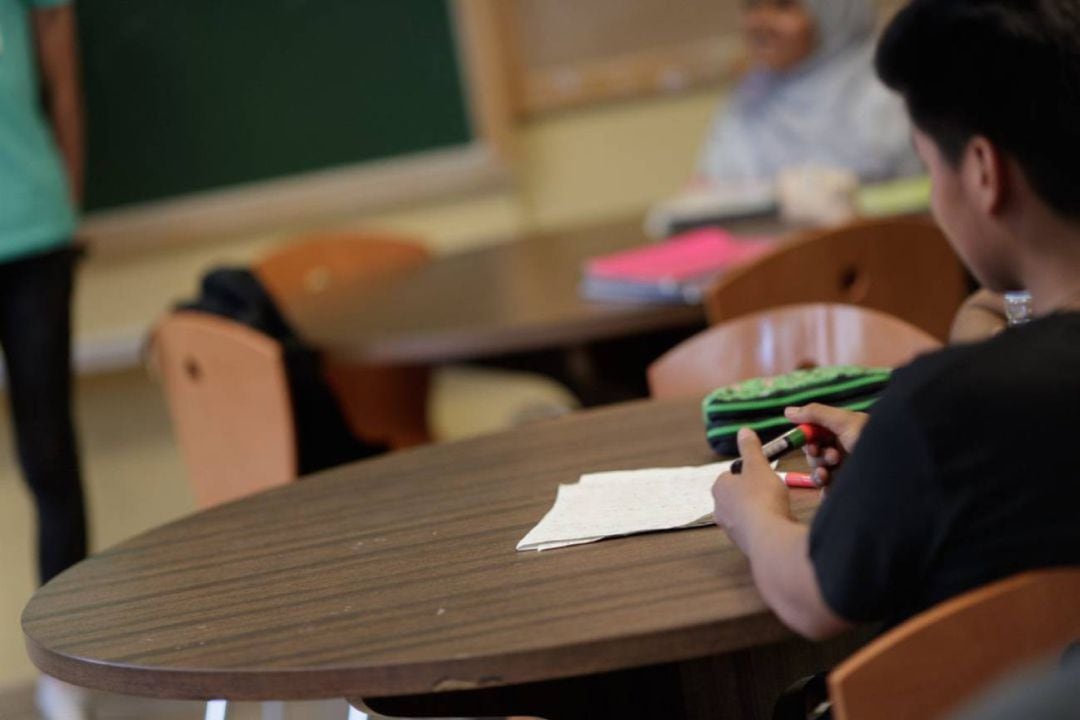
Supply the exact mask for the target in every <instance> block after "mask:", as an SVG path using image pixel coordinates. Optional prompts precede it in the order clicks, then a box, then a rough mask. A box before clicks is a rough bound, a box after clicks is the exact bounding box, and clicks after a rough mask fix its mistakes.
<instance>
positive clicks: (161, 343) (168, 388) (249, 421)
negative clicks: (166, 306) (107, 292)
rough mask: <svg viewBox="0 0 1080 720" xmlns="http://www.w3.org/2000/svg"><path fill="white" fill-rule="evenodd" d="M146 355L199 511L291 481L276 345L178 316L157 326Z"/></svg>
mask: <svg viewBox="0 0 1080 720" xmlns="http://www.w3.org/2000/svg"><path fill="white" fill-rule="evenodd" d="M150 351H151V354H152V360H153V362H154V365H155V367H156V368H157V371H158V373H159V374H160V377H161V380H162V382H163V383H164V386H165V395H166V399H167V401H168V405H169V412H170V415H171V417H172V422H173V427H174V429H175V432H176V436H177V440H178V442H179V445H180V451H181V454H182V455H183V457H184V462H185V464H186V466H187V469H188V475H189V477H190V479H191V483H192V487H193V490H194V492H195V499H196V502H197V503H198V505H199V506H200V507H204V508H205V507H209V506H212V505H217V504H219V503H223V502H228V501H230V500H235V499H237V498H240V497H243V496H245V495H249V494H251V493H254V492H258V491H260V490H265V489H267V488H270V487H274V486H277V485H283V484H285V483H287V482H290V481H292V480H294V479H296V476H297V446H296V435H295V430H294V424H293V423H294V421H293V415H292V401H291V399H290V396H289V386H288V380H287V378H286V374H285V365H284V360H283V357H282V349H281V345H280V344H278V343H277V342H275V341H274V340H272V339H271V338H268V337H266V336H265V335H262V334H261V333H259V332H256V331H255V330H252V329H250V328H248V327H245V326H244V325H241V324H239V323H236V322H233V321H231V320H227V319H225V318H220V317H216V316H213V315H207V314H204V313H199V312H178V313H173V314H171V315H169V316H168V317H166V318H165V319H163V320H162V321H160V322H159V323H158V325H157V327H156V328H155V329H154V331H153V335H152V336H151V343H150Z"/></svg>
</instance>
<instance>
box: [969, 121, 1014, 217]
mask: <svg viewBox="0 0 1080 720" xmlns="http://www.w3.org/2000/svg"><path fill="white" fill-rule="evenodd" d="M963 175H964V186H965V189H966V190H967V192H968V197H969V198H971V199H972V200H973V201H974V203H975V206H976V207H978V208H979V209H980V210H982V211H983V212H984V213H986V214H987V215H997V214H999V213H1000V212H1001V210H1002V208H1004V207H1005V203H1006V202H1007V201H1008V197H1009V172H1008V166H1007V165H1006V163H1005V158H1004V156H1003V155H1002V154H1001V151H1000V150H998V149H997V147H995V146H994V144H993V143H992V142H990V141H989V140H988V139H987V138H985V137H983V136H981V135H980V136H976V137H975V138H973V139H972V140H971V142H969V143H968V146H967V150H966V151H965V152H964V173H963Z"/></svg>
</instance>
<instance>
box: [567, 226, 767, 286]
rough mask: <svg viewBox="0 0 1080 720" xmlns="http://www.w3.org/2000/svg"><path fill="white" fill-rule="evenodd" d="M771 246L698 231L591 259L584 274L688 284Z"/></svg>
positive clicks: (713, 230)
mask: <svg viewBox="0 0 1080 720" xmlns="http://www.w3.org/2000/svg"><path fill="white" fill-rule="evenodd" d="M773 245H774V241H773V240H772V239H771V238H742V237H736V236H735V235H732V234H731V233H729V232H726V231H724V230H720V229H719V228H702V229H700V230H691V231H690V232H686V233H683V234H681V235H676V236H675V237H673V238H670V239H669V240H666V241H664V242H662V243H658V244H656V245H648V246H646V247H642V248H636V249H634V250H627V251H624V252H619V253H615V254H613V255H605V256H603V257H598V258H593V259H592V260H589V261H588V262H587V263H586V265H585V273H586V275H587V276H588V277H590V278H595V279H601V280H624V281H629V282H636V283H683V282H690V281H693V280H698V279H701V278H705V277H708V276H710V275H713V274H715V273H717V272H719V271H721V270H724V269H726V268H729V267H731V266H733V265H740V264H744V263H747V262H750V261H751V260H753V259H755V258H757V257H760V256H761V255H763V254H764V253H766V252H768V251H769V250H770V249H771V248H772V247H773Z"/></svg>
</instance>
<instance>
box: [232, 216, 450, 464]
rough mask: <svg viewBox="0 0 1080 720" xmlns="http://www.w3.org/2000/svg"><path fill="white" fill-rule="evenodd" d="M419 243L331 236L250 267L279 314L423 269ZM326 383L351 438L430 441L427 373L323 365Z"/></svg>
mask: <svg viewBox="0 0 1080 720" xmlns="http://www.w3.org/2000/svg"><path fill="white" fill-rule="evenodd" d="M429 259H430V256H429V253H428V251H427V250H426V248H425V247H424V246H423V245H421V244H420V243H419V242H418V241H416V240H413V239H410V238H404V237H400V236H391V235H373V234H363V233H338V234H324V235H312V236H307V237H303V238H299V239H297V240H295V241H293V242H291V243H289V244H288V245H285V246H284V247H282V248H279V249H278V250H276V251H275V252H273V253H271V254H270V255H268V256H267V257H265V258H263V259H262V260H261V261H260V262H258V263H257V264H256V266H255V267H254V268H253V269H254V272H255V274H256V275H257V276H258V277H259V279H260V280H261V281H262V283H263V285H264V286H265V287H266V289H267V291H268V292H269V293H270V295H271V297H273V298H274V301H275V302H276V303H277V304H278V307H280V308H281V309H282V310H283V311H284V312H285V314H286V315H288V310H289V307H290V306H294V305H295V304H297V303H304V302H310V301H313V300H315V301H317V298H318V296H319V295H321V294H324V293H329V292H333V289H334V287H335V286H337V285H349V286H356V285H357V284H361V283H364V284H366V285H367V286H369V287H372V288H374V287H377V286H378V284H380V283H384V282H387V281H390V280H392V279H394V278H396V277H399V276H401V275H402V274H405V273H408V272H410V271H412V270H414V269H415V268H417V267H420V266H421V265H423V264H425V263H427V262H428V261H429ZM324 372H325V375H326V380H327V382H328V383H329V384H330V387H331V388H332V389H333V390H334V393H335V395H336V396H337V398H338V402H339V403H340V404H341V408H342V412H343V413H344V415H345V418H346V420H347V421H348V423H349V426H350V428H351V429H352V431H353V432H354V433H355V434H356V435H357V437H360V438H363V439H364V440H366V441H368V442H371V443H380V444H386V445H389V446H390V447H393V448H403V447H409V446H412V445H418V444H422V443H426V442H429V441H430V439H431V436H430V432H429V430H428V423H427V406H428V388H429V384H430V370H429V368H427V367H415V366H413V367H387V366H372V365H357V364H353V363H344V362H339V361H335V360H334V359H332V358H326V359H325V360H324Z"/></svg>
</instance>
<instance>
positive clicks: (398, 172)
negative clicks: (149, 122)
mask: <svg viewBox="0 0 1080 720" xmlns="http://www.w3.org/2000/svg"><path fill="white" fill-rule="evenodd" d="M500 2H502V0H451V8H452V10H453V14H454V26H455V34H456V36H457V41H458V42H457V46H458V53H459V56H460V65H461V68H462V72H463V76H464V77H463V85H464V86H465V91H466V100H467V105H468V110H469V120H470V122H471V124H472V127H473V129H474V137H473V140H472V142H471V143H469V144H466V145H462V146H458V147H454V148H448V149H439V150H434V151H429V152H424V153H419V154H415V155H410V156H402V157H398V158H393V159H389V160H380V161H373V162H364V163H359V164H355V165H348V166H345V167H341V168H335V169H331V170H323V171H316V172H310V173H304V174H301V175H294V176H290V177H284V178H277V179H273V180H267V181H259V182H253V183H247V184H243V185H236V186H232V187H229V188H224V189H219V190H209V191H204V192H197V193H192V194H188V195H183V196H180V197H175V198H169V199H165V200H160V201H153V202H147V203H139V204H133V205H127V206H124V207H120V208H116V209H108V210H101V211H97V212H93V213H89V214H87V215H86V216H85V217H84V219H83V221H82V223H81V225H80V228H79V232H78V234H79V236H80V238H81V239H83V240H84V241H85V242H86V243H87V244H88V245H89V246H90V247H91V248H92V249H93V250H95V251H102V252H110V251H126V250H132V249H138V248H146V247H155V246H161V245H166V244H175V243H182V242H191V241H205V240H208V239H225V238H228V237H230V236H237V235H243V234H257V233H260V232H272V231H282V230H288V229H296V230H302V229H304V228H306V227H311V226H314V225H318V224H325V223H327V222H332V221H333V220H334V219H336V218H347V217H356V216H358V215H362V214H364V213H369V212H376V211H378V210H381V209H386V208H390V207H393V206H396V205H402V204H405V203H410V202H422V201H425V200H432V199H437V198H440V197H446V196H451V195H454V194H462V193H467V192H478V191H482V190H485V189H494V188H498V187H502V186H506V185H508V184H509V183H510V182H511V180H512V176H513V173H512V170H513V158H512V156H511V152H510V146H511V143H510V133H511V123H512V116H513V108H512V107H511V89H510V87H509V85H508V83H509V82H510V75H509V73H508V66H509V64H510V63H509V62H508V61H507V58H508V57H510V55H511V53H510V52H509V51H508V49H507V46H506V42H507V38H508V33H507V30H508V28H507V27H506V17H505V14H503V13H502V12H500V10H499V8H498V5H499V3H500Z"/></svg>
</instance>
